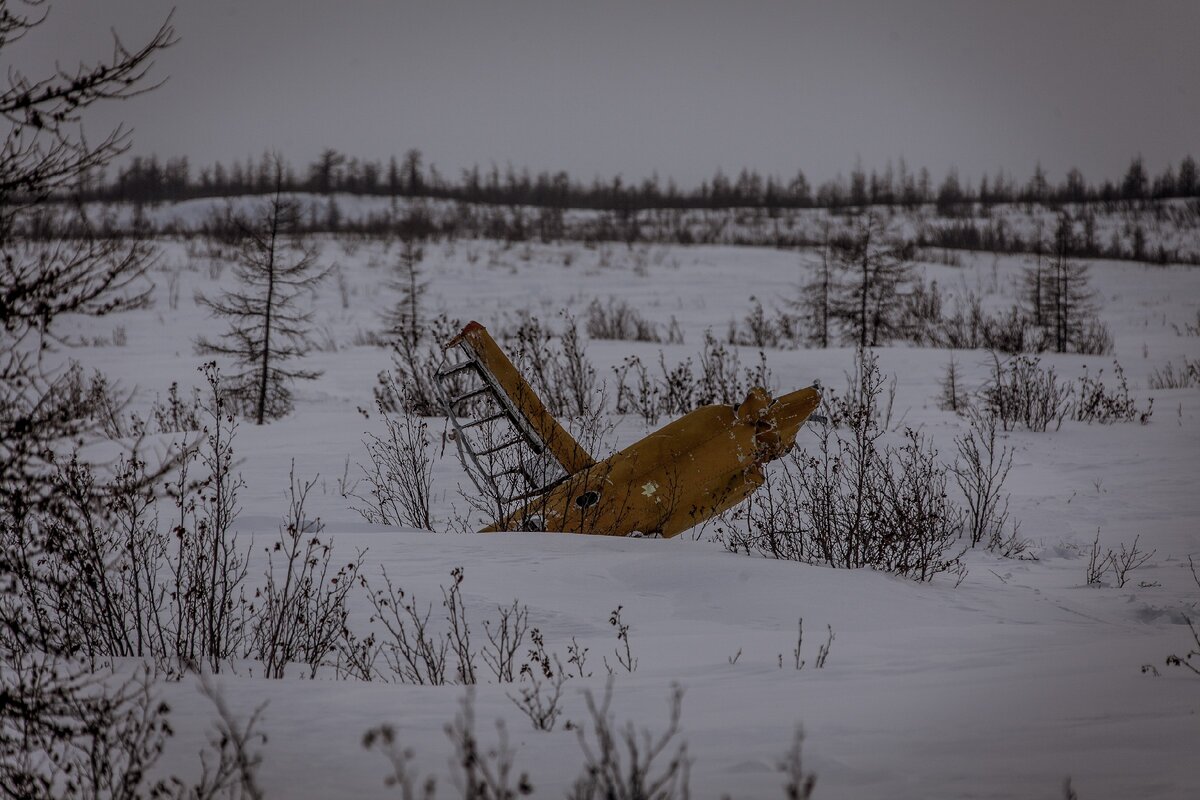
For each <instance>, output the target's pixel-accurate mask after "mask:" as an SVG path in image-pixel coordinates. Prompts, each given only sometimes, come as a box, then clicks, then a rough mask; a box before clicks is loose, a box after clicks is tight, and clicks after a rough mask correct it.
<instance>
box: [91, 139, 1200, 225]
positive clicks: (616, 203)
mask: <svg viewBox="0 0 1200 800" xmlns="http://www.w3.org/2000/svg"><path fill="white" fill-rule="evenodd" d="M275 163H276V156H274V155H273V154H270V153H264V154H263V155H262V157H261V158H259V159H258V160H255V159H252V158H248V159H247V160H246V161H244V162H241V161H234V162H232V163H231V164H228V165H226V164H223V163H216V164H213V165H212V166H208V167H203V168H201V169H200V170H198V171H197V170H194V169H193V168H192V166H191V164H190V162H189V161H188V159H187V158H186V157H182V158H169V159H167V160H166V161H165V162H163V161H160V160H159V159H158V158H157V157H156V156H148V157H137V158H133V159H132V160H131V161H130V162H129V163H128V164H127V165H125V166H124V167H122V168H121V169H119V170H118V171H117V172H116V175H115V176H114V177H112V178H111V179H110V178H107V177H106V176H105V175H103V174H99V173H96V172H89V173H87V174H85V175H84V176H82V177H81V179H80V180H79V182H78V184H77V186H76V187H75V190H76V192H77V193H78V194H80V195H82V196H83V197H84V198H85V199H100V200H118V201H126V202H134V203H153V202H161V201H168V200H184V199H189V198H195V197H222V196H236V195H247V194H263V195H266V194H271V193H273V192H274V191H275V189H276V180H275V178H276V175H275ZM283 190H284V191H285V192H313V193H317V194H331V193H335V192H338V193H347V194H357V195H375V196H384V197H388V196H390V197H406V198H413V197H421V198H432V199H446V200H456V201H463V202H468V203H485V204H498V205H522V206H534V207H542V208H583V209H605V210H614V211H626V212H629V211H636V210H640V209H648V208H678V209H716V208H733V207H738V208H767V209H775V208H810V207H811V208H850V207H861V206H867V205H877V206H903V207H909V208H912V207H916V206H919V205H924V204H928V203H934V204H936V206H937V209H938V211H939V212H940V213H942V214H943V215H946V216H955V215H958V214H961V213H963V212H965V211H966V210H968V209H969V208H970V207H971V206H972V205H973V204H976V203H979V204H983V205H994V204H998V203H1016V202H1021V203H1040V204H1046V205H1061V204H1065V203H1083V202H1121V201H1126V202H1136V201H1141V200H1155V199H1164V198H1172V197H1197V196H1200V174H1198V172H1197V165H1196V161H1195V159H1193V158H1192V157H1191V156H1190V155H1189V156H1187V157H1185V158H1184V159H1183V160H1182V161H1181V162H1180V163H1179V165H1178V167H1175V166H1174V165H1168V166H1167V167H1166V168H1165V169H1164V170H1163V172H1162V173H1161V174H1160V175H1158V176H1157V177H1152V176H1151V175H1150V174H1149V173H1148V172H1147V171H1146V167H1145V164H1144V163H1143V160H1142V158H1141V156H1138V157H1136V158H1134V159H1133V160H1132V161H1131V162H1130V164H1129V168H1128V169H1127V170H1126V172H1125V175H1124V176H1123V177H1122V178H1121V180H1120V181H1117V182H1113V181H1112V180H1104V181H1103V182H1101V183H1099V184H1094V183H1088V182H1087V181H1086V180H1085V179H1084V176H1083V173H1082V172H1080V171H1079V170H1078V169H1074V168H1072V169H1071V170H1070V171H1068V172H1067V174H1066V177H1065V178H1064V179H1063V180H1062V182H1061V183H1058V184H1054V183H1052V182H1051V181H1050V180H1049V178H1048V177H1047V175H1046V173H1045V171H1044V170H1043V169H1042V166H1041V165H1040V164H1038V165H1037V166H1036V167H1035V169H1034V172H1033V175H1032V176H1030V178H1029V180H1027V181H1026V182H1025V183H1023V184H1018V182H1017V181H1016V180H1015V179H1014V178H1013V177H1012V176H1011V175H1010V174H1008V173H1006V172H1003V171H1001V172H998V173H996V174H995V175H992V176H988V175H986V174H985V175H983V176H982V177H981V178H980V179H979V181H978V183H977V184H973V183H972V182H971V181H970V180H963V179H962V178H960V176H959V173H958V170H957V169H953V168H952V169H950V170H949V171H948V172H947V174H946V176H945V178H943V180H942V181H941V183H940V184H938V185H937V186H935V185H934V182H933V179H932V178H931V176H930V173H929V170H927V169H925V168H921V169H920V170H916V171H913V170H910V169H909V167H908V165H907V164H906V163H905V161H904V159H900V160H899V161H898V162H897V164H896V165H895V166H893V165H892V163H891V162H889V163H888V164H887V166H886V167H885V168H884V169H883V170H882V171H877V170H871V171H870V172H869V173H868V172H867V171H865V170H864V169H863V168H862V165H861V164H858V165H856V166H855V167H854V169H853V170H851V171H850V177H849V179H848V180H847V179H846V178H845V177H843V176H842V175H840V174H839V175H838V177H836V178H834V179H833V180H829V181H826V182H824V183H822V184H820V185H819V186H817V187H815V188H814V187H813V186H812V185H811V184H810V183H809V181H808V179H807V178H806V177H805V175H804V173H803V172H802V171H798V172H797V173H796V175H795V176H794V177H792V178H790V179H781V178H778V177H776V176H766V177H764V176H762V175H761V174H759V173H758V172H756V171H753V170H747V169H743V170H742V171H741V172H740V173H738V175H737V176H736V178H735V177H731V176H729V175H726V174H725V173H724V172H722V171H720V170H718V171H717V172H716V174H714V175H713V177H712V178H711V179H709V180H706V181H703V182H702V183H701V184H700V186H698V187H696V188H694V189H681V188H680V187H679V186H677V185H676V184H675V182H674V181H672V180H667V181H666V182H665V184H664V182H663V181H662V180H660V178H659V177H658V176H657V175H654V176H652V177H650V178H647V179H645V180H643V181H641V182H630V183H626V182H625V181H624V180H623V179H622V178H621V176H619V175H618V176H616V177H614V178H612V179H610V180H607V181H605V180H601V179H600V178H596V179H595V180H594V181H592V182H591V183H590V184H585V183H582V182H580V181H578V180H573V179H572V178H571V177H570V176H569V175H568V174H567V173H566V172H563V171H559V172H554V173H550V172H540V173H538V174H537V175H533V174H531V173H530V172H529V170H528V169H523V170H520V171H517V170H515V169H514V168H513V167H512V166H508V167H506V168H505V169H504V170H503V171H502V170H501V169H500V168H499V167H497V166H496V165H494V164H493V165H492V166H491V167H490V168H489V169H487V170H481V169H480V168H479V167H478V166H474V167H472V168H471V169H466V170H463V171H462V172H461V174H460V176H459V177H458V179H457V180H454V179H453V178H449V177H447V176H445V175H443V174H441V172H439V171H438V169H437V167H436V166H435V165H433V164H426V163H425V162H424V160H423V158H422V155H421V152H420V151H419V150H409V151H408V152H407V153H406V154H405V155H404V157H403V158H401V159H397V158H395V157H392V158H391V159H389V160H388V162H387V163H386V164H383V163H382V162H379V161H371V160H365V159H358V158H353V157H349V156H347V155H345V154H343V153H339V152H338V151H336V150H333V149H326V150H324V151H322V153H321V154H320V156H319V157H318V158H317V159H316V160H315V161H313V162H312V163H311V164H309V165H308V166H307V167H306V168H304V169H303V170H301V171H299V172H298V171H297V170H296V169H295V168H294V167H292V166H291V165H289V164H284V166H283Z"/></svg>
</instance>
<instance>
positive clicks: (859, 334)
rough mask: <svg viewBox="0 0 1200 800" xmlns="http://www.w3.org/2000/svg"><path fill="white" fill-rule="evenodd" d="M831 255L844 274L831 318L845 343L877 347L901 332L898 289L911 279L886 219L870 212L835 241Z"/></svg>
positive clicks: (904, 256)
mask: <svg viewBox="0 0 1200 800" xmlns="http://www.w3.org/2000/svg"><path fill="white" fill-rule="evenodd" d="M833 256H834V259H835V262H836V265H837V267H838V270H839V272H840V273H841V274H842V280H840V281H839V286H838V290H837V297H836V301H835V303H834V305H833V308H832V316H833V318H834V319H835V320H837V322H838V323H839V325H840V326H841V329H842V334H843V336H844V338H845V339H846V340H847V341H848V342H850V343H852V344H855V345H856V346H858V347H863V348H865V347H877V346H879V345H881V344H884V343H886V342H887V341H888V340H890V339H892V338H893V337H895V336H897V335H899V334H900V332H901V324H902V319H901V316H902V315H901V309H902V306H901V304H900V303H898V302H896V294H897V289H898V288H899V286H900V284H902V283H903V282H904V281H906V280H908V278H909V272H910V269H909V263H908V260H907V257H906V253H905V251H904V247H903V246H902V245H901V244H900V243H898V242H897V241H896V240H895V238H894V237H893V236H891V235H890V234H889V232H888V229H887V225H886V223H885V222H884V220H883V219H882V218H881V217H880V216H879V215H878V214H877V213H876V212H875V211H874V210H868V211H867V212H866V213H863V214H859V215H857V216H856V217H855V218H854V221H853V222H852V223H851V224H850V227H849V228H848V229H847V230H846V231H845V232H844V233H843V234H842V235H840V236H838V237H835V239H834V240H833Z"/></svg>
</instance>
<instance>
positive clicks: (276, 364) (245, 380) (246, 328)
mask: <svg viewBox="0 0 1200 800" xmlns="http://www.w3.org/2000/svg"><path fill="white" fill-rule="evenodd" d="M282 183H283V168H282V163H281V162H279V161H276V167H275V192H274V194H272V195H271V198H270V199H269V200H268V201H267V202H266V203H265V204H264V205H263V206H262V207H261V208H260V209H259V210H258V212H257V214H256V215H255V216H254V217H253V219H252V220H250V221H249V222H246V221H242V222H241V223H240V226H241V233H242V241H241V248H240V250H239V252H238V261H237V265H236V266H235V268H234V275H235V276H236V277H237V279H238V283H239V285H238V288H236V289H234V290H232V291H228V292H225V293H224V294H223V295H222V296H221V297H220V298H216V299H213V298H208V297H205V296H203V295H201V296H199V297H197V300H198V302H200V303H201V304H202V305H205V306H207V307H208V308H209V309H211V310H212V313H213V315H214V316H218V317H223V318H225V319H228V320H229V329H228V330H227V331H226V332H225V333H224V334H222V336H221V337H220V339H219V340H217V341H213V340H209V339H207V338H203V337H202V338H200V339H199V340H197V343H196V347H197V350H198V351H199V352H200V353H204V354H212V355H219V356H227V357H229V358H232V359H233V360H234V362H235V363H236V364H237V365H238V367H239V368H240V371H239V372H234V373H232V374H230V376H229V378H228V381H227V384H226V387H225V388H226V391H227V392H228V396H229V398H230V399H231V400H233V401H234V402H235V403H237V404H238V405H239V406H240V407H241V409H242V412H243V413H244V414H246V415H248V416H251V417H253V418H254V421H255V422H256V423H257V424H259V425H262V424H263V422H265V421H266V420H267V419H268V418H278V417H281V416H283V415H284V414H286V413H288V411H290V410H291V407H292V393H291V384H292V383H293V382H294V381H296V380H311V379H313V378H317V377H319V376H320V374H321V373H320V372H316V371H313V370H306V369H298V368H295V367H290V366H288V363H289V362H291V361H293V360H295V359H297V358H300V357H303V356H305V355H307V354H308V352H309V351H310V350H311V349H312V343H311V341H310V339H309V333H310V330H311V327H312V311H311V310H302V309H301V308H300V303H301V295H303V294H304V293H305V292H308V291H310V290H311V289H312V288H313V287H315V286H316V285H317V283H319V282H320V281H321V280H322V279H323V278H324V277H325V275H326V274H328V272H329V269H328V268H320V267H318V266H317V252H316V249H315V248H314V247H313V246H312V244H311V243H310V242H308V241H307V240H305V239H303V238H302V237H301V236H300V235H299V234H298V233H297V231H298V229H299V207H298V205H297V204H296V202H295V201H294V200H292V199H290V198H285V197H284V196H283V192H282Z"/></svg>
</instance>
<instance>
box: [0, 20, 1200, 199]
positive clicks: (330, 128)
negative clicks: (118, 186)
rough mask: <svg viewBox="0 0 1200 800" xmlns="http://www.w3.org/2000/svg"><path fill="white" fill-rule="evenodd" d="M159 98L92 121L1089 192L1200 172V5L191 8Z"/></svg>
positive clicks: (225, 146) (437, 157)
mask: <svg viewBox="0 0 1200 800" xmlns="http://www.w3.org/2000/svg"><path fill="white" fill-rule="evenodd" d="M51 3H52V7H51V13H50V18H49V19H48V20H47V22H46V24H45V25H44V26H43V28H41V29H39V30H38V31H36V32H35V33H34V34H32V35H31V36H29V37H28V38H27V39H26V40H25V41H24V42H22V43H20V44H19V45H17V46H14V47H11V48H6V50H5V51H4V53H3V55H2V59H3V62H4V63H0V68H4V69H8V68H9V67H11V66H16V67H18V68H21V69H24V70H28V71H29V72H31V73H33V74H37V73H38V72H39V71H41V70H44V69H46V68H47V67H52V66H53V63H54V61H55V59H58V60H59V61H61V62H62V63H63V64H64V66H67V65H73V64H75V63H77V62H78V61H79V60H80V59H81V58H84V59H94V58H96V57H99V56H101V55H103V54H104V53H105V52H106V51H107V50H108V48H109V44H110V39H109V29H110V28H115V29H116V30H117V31H118V32H119V33H120V34H121V36H122V37H123V39H124V40H125V41H126V42H127V43H128V44H130V45H133V44H136V43H139V42H141V41H142V40H144V39H145V38H146V37H148V36H149V35H150V34H151V33H152V32H153V30H154V29H155V28H156V27H157V24H158V23H159V22H161V20H162V19H163V18H164V17H165V16H166V14H167V13H168V11H169V10H170V8H171V5H172V4H171V3H167V2H157V1H156V0H51ZM174 5H175V6H176V13H175V26H176V28H177V30H178V33H179V35H180V37H181V41H180V43H179V44H178V45H177V46H176V47H174V48H172V49H171V50H170V51H168V52H166V53H164V54H163V55H162V56H161V58H160V59H159V65H158V70H157V71H156V74H157V75H160V76H169V81H168V82H167V84H166V85H165V86H164V87H163V88H161V89H159V90H158V91H156V92H154V93H152V94H149V95H146V96H144V97H140V98H137V99H136V100H132V101H129V102H126V103H123V104H109V105H108V106H107V107H106V108H103V109H99V110H98V111H97V112H96V113H92V114H90V115H89V116H88V117H87V126H86V129H87V130H88V131H91V134H92V135H93V136H95V135H97V134H99V133H100V132H101V130H102V129H107V128H109V127H111V126H112V125H114V124H115V123H117V122H119V121H125V122H127V123H128V124H130V125H131V126H132V127H133V128H134V131H135V133H134V152H136V153H144V154H148V153H157V154H158V155H160V156H169V155H186V156H188V157H190V158H191V159H192V161H193V164H194V165H201V164H208V163H211V162H212V161H214V160H217V159H221V160H226V161H228V160H231V159H235V158H239V159H244V158H245V157H246V156H249V155H254V156H257V155H258V154H260V153H261V152H262V151H263V150H264V149H267V148H272V149H277V150H279V151H280V152H281V153H283V154H284V155H285V157H287V158H289V159H291V160H292V161H294V162H296V163H297V164H298V165H299V164H303V163H306V162H307V161H309V160H311V159H312V158H313V157H314V156H315V155H316V154H317V153H318V152H319V150H320V149H321V148H323V147H334V148H336V149H338V150H341V151H344V152H347V153H349V154H351V155H356V156H360V157H366V158H379V159H385V158H387V157H388V156H389V155H391V154H393V153H395V154H397V155H400V154H402V153H403V152H404V151H405V150H406V149H408V148H412V147H416V148H419V149H421V150H422V152H423V153H424V154H425V157H426V160H427V161H433V162H435V163H436V164H437V165H438V167H439V169H440V170H441V171H442V172H443V174H448V175H452V176H457V174H458V171H459V170H460V169H462V168H463V167H467V166H470V165H471V164H473V163H478V164H480V165H481V166H483V167H487V166H488V165H489V164H490V163H492V162H495V163H497V164H499V165H501V166H502V167H503V166H504V165H505V164H508V163H511V164H513V165H514V166H516V167H518V168H520V167H529V168H530V169H531V170H533V171H535V172H536V171H540V170H543V169H547V170H558V169H565V170H567V171H568V172H570V173H571V174H572V175H573V176H575V177H578V178H581V179H584V180H590V179H591V178H592V177H595V176H596V175H602V176H606V177H607V176H611V175H614V174H618V173H619V174H621V175H623V176H624V177H625V178H626V179H627V180H636V179H640V178H641V177H644V176H648V175H649V174H651V173H652V172H654V171H657V172H658V174H659V175H660V176H662V177H663V178H664V179H665V178H667V177H672V178H674V179H675V180H676V181H678V182H679V183H680V184H681V185H682V186H692V185H695V184H697V183H698V182H699V181H700V180H703V179H704V178H706V177H708V176H709V175H711V174H712V172H713V170H714V169H715V168H717V167H720V168H722V169H724V170H725V171H726V172H736V171H737V170H738V169H740V168H741V167H743V166H745V167H753V168H756V169H758V170H760V171H762V172H764V173H774V174H778V175H781V176H791V175H792V174H794V173H795V171H796V170H797V169H803V170H804V171H805V173H806V174H807V175H808V176H809V178H810V179H813V180H817V181H820V180H824V179H827V178H830V177H833V176H834V175H835V174H836V173H838V172H843V173H845V172H847V171H848V170H849V169H850V168H852V167H853V165H854V163H855V161H856V159H861V162H862V164H863V165H864V167H866V168H868V169H869V168H872V167H879V168H882V167H883V166H884V165H885V163H886V162H887V160H888V159H892V160H893V161H895V160H896V159H898V158H900V157H903V158H905V159H906V160H907V162H908V164H909V166H910V167H914V168H915V167H919V166H928V167H929V168H930V169H931V170H932V172H933V174H934V176H935V177H940V176H941V175H942V174H944V172H945V171H946V169H947V168H949V167H950V166H957V167H958V169H959V172H960V174H961V175H962V176H963V177H964V178H968V179H970V180H972V181H973V182H974V181H977V180H978V177H979V175H980V174H982V173H983V172H985V171H986V172H987V173H988V174H992V173H994V172H995V171H996V170H997V169H1000V168H1003V169H1006V170H1008V171H1010V172H1011V173H1013V174H1014V175H1015V176H1016V177H1017V178H1018V180H1024V179H1025V178H1026V177H1027V176H1028V175H1029V174H1030V173H1031V172H1032V170H1033V166H1034V164H1035V163H1036V162H1037V161H1039V160H1040V161H1041V163H1042V164H1043V165H1044V167H1045V168H1046V169H1047V170H1048V171H1049V172H1050V174H1051V176H1052V177H1055V178H1059V177H1061V176H1062V175H1063V173H1065V171H1066V170H1067V169H1068V168H1069V167H1071V166H1077V167H1079V168H1080V169H1082V170H1083V172H1084V175H1085V176H1086V177H1087V178H1088V179H1089V180H1097V179H1101V178H1105V177H1112V178H1117V177H1119V176H1120V175H1121V174H1122V173H1123V172H1124V170H1125V168H1126V166H1127V165H1128V163H1129V159H1130V157H1132V156H1134V155H1135V154H1138V153H1140V154H1142V155H1143V156H1144V157H1145V160H1146V165H1147V167H1148V168H1150V169H1151V170H1153V171H1154V172H1155V173H1157V172H1158V171H1159V170H1160V169H1161V168H1162V167H1163V166H1165V165H1166V164H1167V163H1175V164H1177V163H1178V161H1179V159H1180V158H1181V157H1183V156H1184V155H1186V154H1188V153H1189V152H1190V153H1191V154H1193V155H1195V156H1198V157H1200V2H1198V1H1197V0H1140V1H1139V2H1115V1H1114V0H1076V1H1074V2H1057V1H1055V0H1041V1H1040V2H1030V1H1028V0H1005V1H1004V2H987V3H985V2H972V1H971V0H960V1H959V2H940V1H935V0H923V1H922V2H901V1H900V0H892V1H889V0H871V1H870V2H865V1H864V2H837V3H834V2H811V1H809V0H804V1H803V2H802V1H801V0H795V1H794V2H782V1H778V2H765V1H758V2H751V1H749V0H742V2H716V1H715V0H689V1H688V2H683V1H681V0H612V1H611V2H610V1H609V0H588V2H574V1H573V0H481V1H476V2H468V1H467V0H407V1H405V2H385V0H337V1H336V2H334V1H333V0H324V2H311V1H310V0H177V1H176V3H175V4H174Z"/></svg>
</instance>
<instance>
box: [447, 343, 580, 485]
mask: <svg viewBox="0 0 1200 800" xmlns="http://www.w3.org/2000/svg"><path fill="white" fill-rule="evenodd" d="M459 349H460V350H462V351H463V352H464V353H465V354H466V359H465V360H463V361H459V362H457V363H454V364H450V365H449V366H442V367H439V368H438V370H437V372H436V373H434V377H435V381H434V383H435V384H436V386H437V391H438V395H439V396H440V399H441V401H442V407H443V408H444V409H445V411H446V417H447V418H448V419H449V420H450V424H451V425H452V426H453V427H454V443H455V445H456V446H457V447H458V452H459V454H460V455H461V456H463V457H464V461H466V460H469V461H470V462H471V464H473V465H474V467H475V469H473V470H467V473H468V474H469V475H470V477H471V482H472V483H474V484H475V488H477V489H478V490H479V491H480V492H482V493H484V494H488V495H490V496H492V497H495V498H497V499H498V500H499V501H500V502H502V503H506V504H508V503H517V502H520V501H522V500H528V499H529V498H531V497H536V496H538V495H540V494H542V493H543V492H545V491H546V490H547V489H549V488H550V487H551V486H553V485H554V484H555V483H557V481H554V482H552V483H550V484H548V485H546V486H540V485H538V481H537V480H536V479H535V478H534V476H532V475H530V474H529V472H528V471H527V470H526V469H525V466H524V464H518V466H516V467H513V468H511V469H506V470H501V471H500V472H497V473H493V472H491V471H490V470H489V469H488V468H486V467H485V466H484V465H483V461H482V457H484V456H494V455H496V454H497V453H500V452H503V451H504V450H509V449H512V448H516V447H521V446H525V447H528V448H529V449H530V450H532V451H533V453H534V454H535V455H538V456H543V455H545V453H546V445H545V444H544V443H543V442H542V440H541V438H540V437H539V436H538V435H537V433H536V432H535V431H534V430H533V428H532V426H530V424H529V423H528V421H526V419H525V418H524V417H523V416H522V415H521V413H520V412H519V411H518V410H517V409H516V407H515V406H514V405H513V403H512V401H511V400H509V398H508V395H507V394H505V393H504V390H503V389H502V388H501V387H500V385H499V384H498V383H497V382H496V379H495V378H493V377H492V375H491V373H489V372H488V371H487V369H485V368H484V366H483V365H482V364H481V363H480V362H479V359H477V358H476V357H475V354H474V353H472V352H471V351H470V350H468V349H467V348H466V347H464V346H462V345H459ZM468 371H470V372H474V373H475V375H476V376H477V377H478V378H479V380H480V383H481V385H480V386H479V387H477V388H475V389H471V390H468V391H466V392H463V393H462V394H460V395H455V396H451V394H450V390H451V389H452V388H453V386H452V384H451V379H452V378H453V377H454V376H456V375H459V374H461V373H464V372H468ZM483 395H488V396H490V397H491V399H492V400H493V401H494V402H495V403H496V406H497V407H498V408H499V409H500V412H499V413H497V414H492V415H491V416H487V417H481V418H479V419H473V420H469V421H467V422H463V421H462V420H460V419H459V418H458V414H457V412H456V409H457V408H458V406H459V404H461V403H463V402H466V401H467V400H471V399H473V398H476V397H482V396H483ZM501 419H507V420H508V422H509V424H510V425H512V427H513V429H514V430H515V431H516V432H517V436H516V437H515V438H513V439H509V440H508V441H505V442H501V443H500V444H498V445H495V446H494V447H489V448H487V449H486V450H483V451H480V452H478V453H477V452H475V450H474V448H472V447H471V445H470V442H469V441H468V440H467V437H466V435H465V434H466V432H467V431H468V430H470V429H472V428H476V427H479V426H481V425H486V424H487V423H489V422H496V421H498V420H501ZM508 475H520V476H521V477H522V478H523V479H524V482H525V485H526V489H527V490H526V491H525V492H523V493H519V494H516V495H507V494H506V493H505V492H504V491H502V490H501V488H500V484H499V483H498V481H499V480H500V479H501V478H503V477H505V476H508ZM480 478H482V479H483V480H484V481H486V482H487V486H483V485H480Z"/></svg>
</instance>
